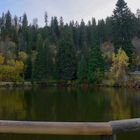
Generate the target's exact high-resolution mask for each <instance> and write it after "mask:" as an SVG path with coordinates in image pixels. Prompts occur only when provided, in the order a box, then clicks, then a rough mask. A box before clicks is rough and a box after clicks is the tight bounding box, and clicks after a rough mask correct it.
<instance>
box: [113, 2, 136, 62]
mask: <svg viewBox="0 0 140 140" xmlns="http://www.w3.org/2000/svg"><path fill="white" fill-rule="evenodd" d="M112 27H113V28H112V30H113V43H114V46H115V51H116V52H117V50H118V49H119V48H122V49H123V50H124V51H125V52H126V54H127V55H128V57H129V58H130V59H129V60H130V62H131V61H132V55H133V45H132V39H133V35H134V14H133V13H132V12H131V11H130V9H129V8H128V6H127V3H126V2H125V1H124V0H118V1H117V4H116V8H115V10H114V12H113V16H112Z"/></svg>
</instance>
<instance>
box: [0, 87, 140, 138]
mask: <svg viewBox="0 0 140 140" xmlns="http://www.w3.org/2000/svg"><path fill="white" fill-rule="evenodd" d="M130 118H140V91H139V90H130V89H113V88H98V89H88V88H82V89H75V88H46V89H45V88H38V89H14V90H10V89H9V90H8V89H1V90H0V119H1V120H21V121H23V120H26V121H28V120H29V121H64V122H65V121H69V122H101V121H110V120H117V119H130ZM0 139H1V140H59V139H60V140H98V139H99V137H94V136H90V137H89V136H47V135H43V136H41V135H10V134H0ZM139 139H140V134H139V132H137V133H136V132H135V133H129V134H128V133H127V134H121V135H119V136H118V140H139Z"/></svg>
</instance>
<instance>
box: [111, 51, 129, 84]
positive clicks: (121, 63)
mask: <svg viewBox="0 0 140 140" xmlns="http://www.w3.org/2000/svg"><path fill="white" fill-rule="evenodd" d="M112 62H113V63H112V67H111V69H110V73H111V75H110V76H111V78H112V79H113V80H114V84H115V85H119V86H120V85H124V84H125V82H126V81H127V69H128V65H129V63H128V62H129V58H128V56H127V54H126V53H125V51H124V50H123V49H119V50H118V53H117V54H115V53H114V54H113V57H112Z"/></svg>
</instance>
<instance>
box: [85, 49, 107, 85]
mask: <svg viewBox="0 0 140 140" xmlns="http://www.w3.org/2000/svg"><path fill="white" fill-rule="evenodd" d="M103 74H104V61H103V57H102V53H101V51H100V48H99V47H92V48H91V51H90V55H89V62H88V76H87V78H88V80H89V82H91V83H94V84H96V83H99V82H101V80H102V78H103Z"/></svg>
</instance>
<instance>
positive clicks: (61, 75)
mask: <svg viewBox="0 0 140 140" xmlns="http://www.w3.org/2000/svg"><path fill="white" fill-rule="evenodd" d="M65 28H66V27H65ZM76 63H77V62H76V53H75V49H74V44H73V37H72V33H71V30H69V29H67V28H66V29H64V30H63V32H62V34H61V38H60V41H59V48H58V52H57V56H56V64H57V67H56V71H57V78H58V79H60V80H66V81H67V80H74V79H76Z"/></svg>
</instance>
